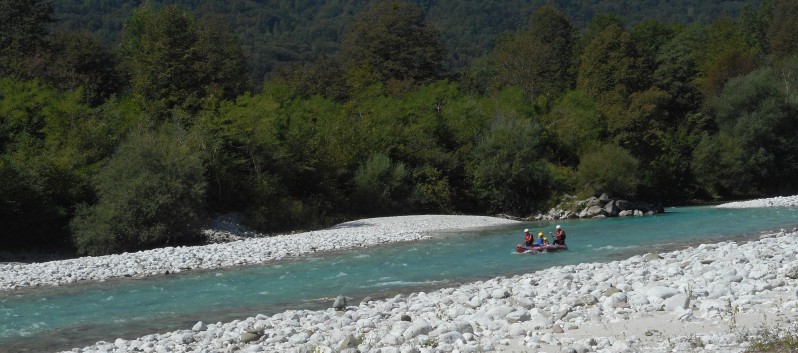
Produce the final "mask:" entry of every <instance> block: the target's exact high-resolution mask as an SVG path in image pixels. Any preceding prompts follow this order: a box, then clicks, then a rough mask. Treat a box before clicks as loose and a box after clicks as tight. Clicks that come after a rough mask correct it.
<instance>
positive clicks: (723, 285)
mask: <svg viewBox="0 0 798 353" xmlns="http://www.w3.org/2000/svg"><path fill="white" fill-rule="evenodd" d="M790 200H798V197H790V198H779V199H766V200H759V201H757V202H759V203H753V202H754V201H750V202H752V203H749V204H748V205H754V206H748V207H765V206H763V205H767V206H770V207H775V206H790V202H791V201H790ZM719 207H721V206H719ZM732 207H743V206H736V205H733V206H732ZM502 224H514V222H512V221H507V220H502V219H499V218H493V217H469V216H407V217H390V218H381V219H370V220H361V221H355V222H349V223H344V224H341V225H339V226H336V227H333V228H331V229H328V230H322V231H316V232H308V233H303V234H301V235H300V234H298V235H284V236H278V237H271V238H256V239H247V240H243V241H236V242H232V243H226V244H213V245H208V246H203V247H191V248H168V249H159V250H153V251H150V252H141V253H134V254H120V255H114V256H107V257H105V256H104V257H97V258H83V259H74V260H66V261H54V262H52V263H42V264H28V265H16V264H15V265H12V264H7V265H0V271H3V273H4V276H3V278H2V279H0V282H2V283H0V288H3V289H5V290H9V289H13V288H21V287H25V286H35V285H57V284H59V283H63V279H59V276H61V277H63V276H65V273H69V271H72V272H77V273H78V274H81V269H83V271H84V272H85V273H100V276H99V277H91V276H88V275H86V279H81V278H80V277H77V276H74V275H73V276H71V277H68V280H67V282H66V283H69V282H68V281H69V279H74V280H93V279H95V278H98V279H99V280H102V279H105V278H111V277H117V276H125V275H126V273H125V272H124V271H122V270H123V269H125V268H127V267H128V266H131V265H132V266H134V267H133V270H134V271H133V272H132V273H130V276H143V275H150V274H152V275H157V274H162V273H163V272H164V271H173V272H179V271H183V270H186V269H192V268H216V267H223V266H235V265H240V264H248V263H259V262H264V261H270V260H273V259H279V258H285V257H289V256H300V255H302V254H304V253H308V252H312V251H314V250H315V251H328V250H335V249H343V248H353V247H363V246H371V245H376V244H380V243H386V242H389V241H395V240H401V241H413V240H418V239H423V238H425V237H428V235H426V233H425V232H432V231H444V230H453V229H461V228H472V227H486V226H494V225H502ZM330 237H335V238H330ZM318 238H324V241H318V242H317V241H316V240H314V239H318ZM797 240H798V233H796V232H795V231H782V232H780V233H777V234H770V235H766V236H762V237H761V239H759V240H757V241H752V242H746V243H739V244H738V243H734V242H724V243H718V244H705V245H700V246H697V247H693V248H688V249H685V250H682V251H676V252H670V253H663V254H647V255H645V256H634V257H632V258H630V259H627V260H623V261H614V262H610V263H584V264H579V265H571V266H562V267H556V268H551V269H547V270H545V271H541V272H535V273H530V274H526V275H523V276H515V277H511V278H504V277H500V278H495V279H492V280H488V281H482V282H475V283H470V284H465V285H461V286H458V287H456V288H445V289H440V290H437V291H433V292H430V293H424V292H420V293H413V294H410V295H407V296H404V295H397V296H395V297H393V298H389V299H385V300H364V301H363V302H361V303H351V304H350V305H347V304H345V303H344V302H343V299H345V298H339V300H338V305H337V309H336V308H330V309H328V310H319V311H309V310H291V311H286V312H283V313H279V314H275V315H271V316H267V315H262V314H261V315H254V314H255V313H253V315H254V316H253V317H249V318H245V319H242V320H235V321H232V322H228V323H222V322H217V323H204V322H198V323H196V325H194V326H193V327H192V328H191V329H186V330H178V331H174V332H169V333H159V334H152V335H147V336H144V337H141V338H138V339H133V340H125V339H117V340H115V341H114V342H98V343H97V344H95V345H93V346H90V347H85V348H75V349H72V350H71V351H69V352H233V351H237V352H303V353H304V352H314V353H315V352H345V353H355V352H362V353H365V352H380V353H394V352H396V353H437V352H458V353H465V352H491V351H498V352H519V353H520V352H530V351H536V352H568V353H586V352H607V353H626V352H663V353H664V352H707V351H709V352H731V353H735V352H744V351H745V350H746V349H747V348H748V347H749V345H750V344H751V341H752V340H755V339H756V338H757V337H760V335H761V334H762V332H763V331H762V329H763V328H764V329H768V330H770V332H773V333H775V334H779V333H782V332H793V333H794V332H796V329H798V261H797V260H798V258H797V255H796V254H798V241H797ZM333 244H335V245H333ZM253 249H254V250H253ZM251 253H258V254H257V256H251V257H250V256H248V255H247V254H251ZM120 264H121V265H120ZM135 266H139V267H135ZM203 266H210V267H203ZM108 267H115V268H118V269H119V270H108V272H103V270H104V269H106V268H108ZM62 268H67V269H68V270H65V271H64V270H62ZM61 271H64V272H61ZM115 271H122V272H115ZM6 273H9V274H12V275H11V276H7V275H6ZM76 277H77V278H76ZM9 278H13V279H9ZM34 279H35V280H34ZM331 304H332V303H331Z"/></svg>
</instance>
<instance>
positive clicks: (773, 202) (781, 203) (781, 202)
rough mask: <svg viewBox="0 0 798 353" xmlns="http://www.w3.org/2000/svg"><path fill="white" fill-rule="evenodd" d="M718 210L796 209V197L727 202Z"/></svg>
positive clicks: (797, 197)
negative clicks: (755, 208)
mask: <svg viewBox="0 0 798 353" xmlns="http://www.w3.org/2000/svg"><path fill="white" fill-rule="evenodd" d="M715 207H718V208H754V207H798V195H796V196H780V197H771V198H767V199H757V200H748V201H737V202H728V203H724V204H721V205H717V206H715Z"/></svg>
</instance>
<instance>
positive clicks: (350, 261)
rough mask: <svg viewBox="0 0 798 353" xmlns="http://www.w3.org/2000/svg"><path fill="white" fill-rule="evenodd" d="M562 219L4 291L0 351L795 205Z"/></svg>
mask: <svg viewBox="0 0 798 353" xmlns="http://www.w3.org/2000/svg"><path fill="white" fill-rule="evenodd" d="M556 224H561V225H562V227H563V228H564V229H565V230H566V231H567V234H568V239H567V242H568V245H569V250H568V251H565V252H557V253H551V254H539V255H528V254H527V255H518V254H514V253H513V250H514V246H515V244H516V243H519V242H521V241H522V238H523V235H522V234H521V232H522V231H523V228H530V230H531V231H533V232H535V233H537V232H539V231H543V232H545V233H546V234H548V233H549V232H551V231H553V230H554V225H555V223H553V222H529V223H524V224H522V225H518V226H513V227H506V226H505V227H495V228H489V229H482V230H478V231H462V232H450V233H445V234H440V235H439V236H437V237H435V238H434V239H431V240H427V241H420V242H414V243H398V244H391V245H385V246H381V247H375V248H368V249H356V250H351V251H344V252H337V253H329V254H324V255H319V256H307V257H304V258H301V259H295V260H291V261H280V262H275V263H270V264H264V265H259V266H249V267H237V268H231V269H224V270H213V271H190V272H186V273H180V274H175V275H169V276H159V277H151V278H143V279H130V278H127V279H118V280H110V281H106V282H101V283H83V284H77V285H71V286H65V287H48V288H32V289H25V290H18V291H14V292H10V293H0V352H42V351H58V350H68V349H70V348H73V347H83V346H87V345H91V344H94V343H95V342H97V341H101V340H103V341H108V342H113V341H114V340H115V339H116V338H117V337H123V338H126V339H133V338H136V337H140V336H143V335H146V334H150V333H156V332H167V331H174V330H178V329H190V328H191V326H193V325H194V324H195V323H196V322H197V321H204V322H206V323H215V322H226V321H231V320H234V319H237V318H245V317H248V316H254V315H257V314H267V315H268V314H273V313H276V312H281V311H285V310H288V309H298V308H302V309H321V308H327V307H330V306H331V304H332V300H333V298H334V297H335V296H338V295H345V296H347V297H348V298H349V302H350V304H355V305H356V304H357V303H358V302H359V301H360V299H362V298H363V297H365V296H371V297H374V298H380V297H386V296H393V295H395V294H397V293H409V292H412V291H420V290H432V289H435V288H440V287H448V286H456V285H457V284H458V283H463V282H469V281H476V280H482V279H487V278H492V277H496V276H511V275H515V274H519V273H524V272H528V271H538V270H545V269H546V268H549V267H551V266H558V265H567V264H576V263H581V262H608V261H613V260H619V259H624V258H627V257H630V256H633V255H636V254H643V253H647V252H663V251H670V250H677V249H682V248H685V247H689V246H694V245H697V244H700V243H711V242H718V241H726V240H745V239H747V238H751V239H756V238H757V236H758V235H759V234H761V233H764V232H773V231H777V230H779V229H781V228H789V229H792V228H793V227H796V226H798V209H796V208H755V209H716V208H711V207H679V208H668V209H666V213H664V214H660V215H655V216H646V217H626V218H605V219H592V220H563V221H558V222H557V223H556ZM543 274H544V275H545V272H543Z"/></svg>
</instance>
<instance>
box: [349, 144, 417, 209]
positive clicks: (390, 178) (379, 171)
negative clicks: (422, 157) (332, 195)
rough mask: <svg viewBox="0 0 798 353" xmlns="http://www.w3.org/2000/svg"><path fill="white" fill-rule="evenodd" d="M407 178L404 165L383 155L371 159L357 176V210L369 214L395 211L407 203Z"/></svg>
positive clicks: (373, 156) (355, 194) (355, 193)
mask: <svg viewBox="0 0 798 353" xmlns="http://www.w3.org/2000/svg"><path fill="white" fill-rule="evenodd" d="M407 176H408V171H407V169H406V168H405V165H404V164H403V163H393V162H392V161H391V159H390V158H388V156H386V155H384V154H381V153H377V154H373V155H371V157H369V159H368V160H367V161H366V162H365V163H364V164H362V165H361V166H360V167H359V168H358V170H357V172H356V173H355V190H354V200H355V203H356V206H355V207H356V208H357V209H359V210H361V211H363V212H365V213H367V214H375V213H376V214H379V213H381V212H385V211H389V210H392V209H395V208H396V207H398V206H400V204H401V202H402V201H404V199H403V196H404V194H405V192H404V187H405V185H404V184H405V182H406V178H407Z"/></svg>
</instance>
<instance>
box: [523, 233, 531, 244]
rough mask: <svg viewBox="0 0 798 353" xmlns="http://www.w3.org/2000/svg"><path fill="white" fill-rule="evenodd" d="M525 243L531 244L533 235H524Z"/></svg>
mask: <svg viewBox="0 0 798 353" xmlns="http://www.w3.org/2000/svg"><path fill="white" fill-rule="evenodd" d="M524 241H525V242H527V243H529V242H531V241H532V234H531V233H526V234H524Z"/></svg>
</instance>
